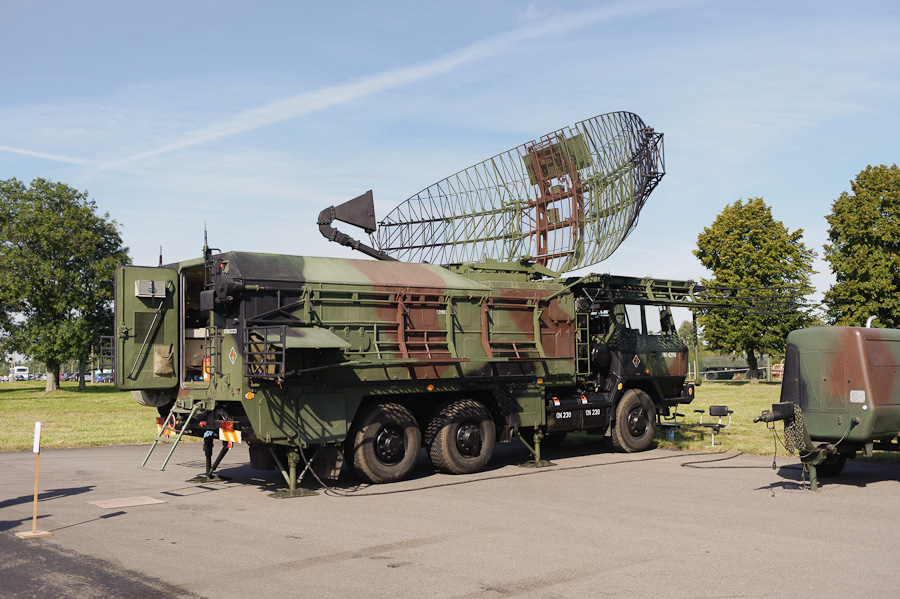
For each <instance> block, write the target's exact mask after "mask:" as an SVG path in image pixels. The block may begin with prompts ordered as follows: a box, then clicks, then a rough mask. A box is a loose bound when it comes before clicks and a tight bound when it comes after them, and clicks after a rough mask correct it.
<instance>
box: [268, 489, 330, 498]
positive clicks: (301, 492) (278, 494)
mask: <svg viewBox="0 0 900 599" xmlns="http://www.w3.org/2000/svg"><path fill="white" fill-rule="evenodd" d="M318 494H319V492H318V491H311V490H309V489H299V488H298V489H281V490H280V491H275V492H274V493H269V497H274V498H275V499H287V498H289V497H311V496H313V495H318Z"/></svg>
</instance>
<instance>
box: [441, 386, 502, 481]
mask: <svg viewBox="0 0 900 599" xmlns="http://www.w3.org/2000/svg"><path fill="white" fill-rule="evenodd" d="M428 430H429V431H433V435H434V437H433V440H432V441H431V445H430V447H429V448H428V455H429V456H430V457H431V462H432V463H433V464H434V467H435V468H437V469H438V470H439V471H441V472H446V473H448V474H470V473H472V472H478V471H479V470H481V469H482V468H484V466H485V465H486V464H487V463H488V460H490V459H491V455H493V453H494V443H495V441H496V436H497V434H496V429H495V427H494V421H493V420H491V414H490V412H488V410H487V408H485V407H484V406H483V405H481V404H480V403H478V402H477V401H474V400H471V399H461V400H458V401H454V402H452V403H450V404H448V405H445V406H444V407H443V408H442V409H440V410H439V411H438V413H437V415H436V416H435V417H434V418H433V419H432V421H431V423H430V424H429V425H428Z"/></svg>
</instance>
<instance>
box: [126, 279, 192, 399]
mask: <svg viewBox="0 0 900 599" xmlns="http://www.w3.org/2000/svg"><path fill="white" fill-rule="evenodd" d="M114 305H115V325H116V330H115V382H116V387H117V388H119V389H123V390H125V389H170V388H172V387H174V386H176V385H177V384H178V363H179V361H178V356H179V350H180V343H179V334H178V306H179V302H178V273H177V272H176V271H174V270H172V269H170V268H154V267H146V266H121V267H119V268H118V269H117V270H116V277H115V300H114Z"/></svg>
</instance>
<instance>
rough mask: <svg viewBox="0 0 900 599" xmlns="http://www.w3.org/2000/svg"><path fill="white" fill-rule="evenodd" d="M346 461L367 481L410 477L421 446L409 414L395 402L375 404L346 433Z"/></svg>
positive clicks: (386, 481) (420, 435)
mask: <svg viewBox="0 0 900 599" xmlns="http://www.w3.org/2000/svg"><path fill="white" fill-rule="evenodd" d="M347 441H348V447H347V453H348V457H349V459H348V462H349V464H350V465H351V466H352V468H353V471H354V472H355V473H356V475H357V476H358V477H359V478H361V479H363V480H366V481H368V482H370V483H389V482H394V481H398V480H402V479H404V478H406V477H407V476H409V473H410V472H412V469H413V468H414V467H415V465H416V462H417V461H418V459H419V452H420V451H421V449H422V432H421V431H420V430H419V425H418V423H417V422H416V419H415V418H414V417H413V415H412V413H410V411H409V410H407V409H406V408H405V407H403V406H401V405H400V404H396V403H380V404H376V405H374V406H373V407H372V408H371V409H370V410H369V411H368V412H366V414H365V415H364V416H363V418H362V420H361V421H360V422H359V424H358V425H356V426H355V427H354V429H353V430H352V431H351V434H350V435H348V436H347Z"/></svg>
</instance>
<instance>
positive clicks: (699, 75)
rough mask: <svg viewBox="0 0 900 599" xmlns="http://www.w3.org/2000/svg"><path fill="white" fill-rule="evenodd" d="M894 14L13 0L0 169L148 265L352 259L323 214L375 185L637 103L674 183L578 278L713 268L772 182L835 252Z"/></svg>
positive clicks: (894, 97)
mask: <svg viewBox="0 0 900 599" xmlns="http://www.w3.org/2000/svg"><path fill="white" fill-rule="evenodd" d="M898 26H900V4H898V3H895V2H888V1H884V2H867V1H865V0H863V1H858V2H854V3H852V6H851V3H848V2H831V1H818V2H790V1H784V0H782V1H772V2H768V1H760V2H733V1H694V0H667V1H661V2H641V1H629V2H618V1H612V2H585V1H574V0H573V1H564V0H546V1H544V0H536V1H534V2H531V3H528V2H514V1H510V0H497V1H486V0H481V1H479V2H468V1H461V2H453V3H430V2H411V1H410V2H390V3H377V2H357V1H354V0H343V1H341V2H331V3H324V2H315V3H313V2H287V1H270V2H244V1H227V0H222V1H216V2H213V1H197V2H191V1H187V0H181V1H179V2H171V1H168V0H157V1H155V2H152V3H149V2H146V3H136V2H121V1H109V2H102V1H95V0H79V1H78V2H62V1H52V0H49V1H43V2H36V1H24V0H22V1H19V0H0V28H2V33H3V34H2V35H0V68H2V73H3V77H2V82H3V83H2V88H3V93H2V94H0V178H2V179H8V178H11V177H15V178H17V179H19V180H22V181H25V182H30V181H31V180H32V179H34V178H35V177H44V178H47V179H51V180H55V181H62V182H65V183H67V184H69V185H71V186H73V187H76V188H78V189H80V190H86V191H87V192H88V193H89V194H90V196H91V198H92V199H94V200H95V201H96V202H97V204H98V206H99V208H100V210H101V212H109V214H110V216H111V217H112V218H114V219H115V220H116V221H118V222H119V223H120V225H121V232H122V235H123V238H124V241H125V244H126V245H127V246H128V247H129V248H130V249H131V255H132V257H133V260H134V262H135V263H137V264H149V265H153V264H156V263H157V261H158V254H159V248H160V246H162V248H163V256H164V259H165V261H166V262H172V261H176V260H182V259H187V258H193V257H197V256H198V255H199V252H200V248H201V246H202V244H203V227H204V223H205V224H206V227H207V229H208V231H209V241H210V245H211V246H215V247H218V248H221V249H223V250H232V249H235V250H237V249H240V250H247V251H261V252H274V253H289V254H302V255H324V256H345V257H362V256H361V255H355V254H354V252H352V251H351V250H347V249H345V248H342V247H340V246H338V245H336V244H332V243H328V242H327V241H325V239H324V238H322V237H321V236H320V235H319V233H318V230H317V228H316V224H315V221H316V216H317V214H318V213H319V211H320V210H322V209H323V208H325V207H327V206H330V205H333V204H336V203H340V202H343V201H345V200H348V199H350V198H353V197H355V196H357V195H359V194H360V193H362V192H364V191H366V190H368V189H373V190H374V193H375V198H376V212H377V216H378V217H379V218H380V217H383V216H385V215H386V214H387V213H388V212H389V211H390V209H391V208H393V207H394V206H395V205H396V204H398V203H400V202H402V201H403V200H405V199H406V198H408V197H410V196H412V195H414V194H416V193H418V192H419V191H420V190H422V189H423V188H425V187H427V186H429V185H430V184H432V183H434V182H436V181H438V180H440V179H443V178H444V177H447V176H449V175H451V174H453V173H455V172H457V171H459V170H461V169H463V168H466V167H468V166H470V165H472V164H474V163H476V162H480V161H481V160H483V159H485V158H488V157H490V156H493V155H495V154H497V153H499V152H502V151H505V150H507V149H509V148H511V147H513V146H516V145H519V144H521V143H524V142H527V141H529V140H532V139H536V138H538V137H539V136H541V135H542V134H544V133H548V132H550V131H553V130H555V129H558V128H561V127H564V126H568V125H572V124H574V123H575V122H576V121H580V120H583V119H586V118H589V117H592V116H595V115H597V114H601V113H606V112H614V111H618V110H626V111H630V112H635V113H637V114H638V115H640V116H641V118H642V119H643V120H644V121H645V122H646V123H647V124H648V125H649V126H651V127H654V128H655V129H656V130H657V131H661V132H663V133H664V135H665V154H666V170H667V174H666V176H665V177H664V178H663V180H662V182H661V183H660V185H659V187H658V188H657V189H656V191H654V192H653V194H652V195H651V196H650V200H649V201H648V202H647V204H646V206H645V207H644V210H643V212H642V214H641V217H640V222H639V224H638V227H637V229H636V230H635V231H634V232H633V233H632V234H631V236H630V237H629V238H628V239H627V240H626V241H625V243H624V244H623V245H622V246H621V247H620V248H619V250H618V251H617V252H616V253H615V254H614V255H613V256H612V257H611V258H610V259H608V260H606V261H605V262H602V263H600V264H597V265H595V266H594V267H592V268H591V269H590V270H592V271H594V272H612V273H616V274H629V275H639V276H644V275H652V276H656V277H662V278H675V279H681V278H699V277H702V276H707V274H708V273H707V272H706V271H705V270H704V269H703V268H702V267H701V266H700V264H699V262H698V261H697V260H696V259H695V258H694V257H693V255H692V253H691V251H692V250H693V249H694V247H695V244H696V239H697V235H698V234H699V233H700V231H701V230H702V228H703V227H704V226H708V225H710V224H711V223H712V222H713V220H714V219H715V217H716V215H717V214H718V213H719V212H720V211H721V210H722V208H723V207H724V206H725V205H726V204H729V203H732V202H734V201H736V200H738V199H741V198H750V197H758V196H761V197H763V198H764V199H765V200H766V202H767V203H768V204H769V205H770V206H771V207H772V209H773V213H774V215H775V217H776V218H777V219H779V220H781V221H782V222H784V223H785V225H786V226H788V227H789V228H790V229H791V230H794V229H798V228H801V229H803V230H804V232H805V235H804V241H805V243H806V244H807V246H808V247H810V248H812V249H814V250H816V251H817V252H818V253H819V255H820V257H821V253H822V245H823V244H824V243H825V241H826V235H827V233H826V231H827V223H826V221H825V216H826V215H827V214H828V213H829V212H830V210H831V204H832V202H833V201H834V200H835V199H836V198H837V197H838V196H839V195H840V193H841V192H842V191H849V189H850V181H851V180H852V179H853V178H854V177H855V176H856V175H857V174H858V173H859V172H860V171H861V170H863V169H864V168H865V167H866V166H867V165H869V164H873V165H875V164H893V163H895V162H897V140H898V139H900V124H898V123H900V118H898V108H900V35H898V33H897V32H898V30H900V27H898ZM351 229H352V228H350V227H347V232H351ZM353 233H356V231H353ZM816 266H817V269H818V270H819V271H821V272H820V274H818V275H816V276H815V278H814V283H815V284H816V286H817V287H818V288H819V291H820V292H821V291H824V290H825V289H826V288H827V287H828V285H830V282H831V276H830V273H829V272H828V267H827V264H825V263H824V262H822V261H821V260H819V261H817V264H816Z"/></svg>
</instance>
